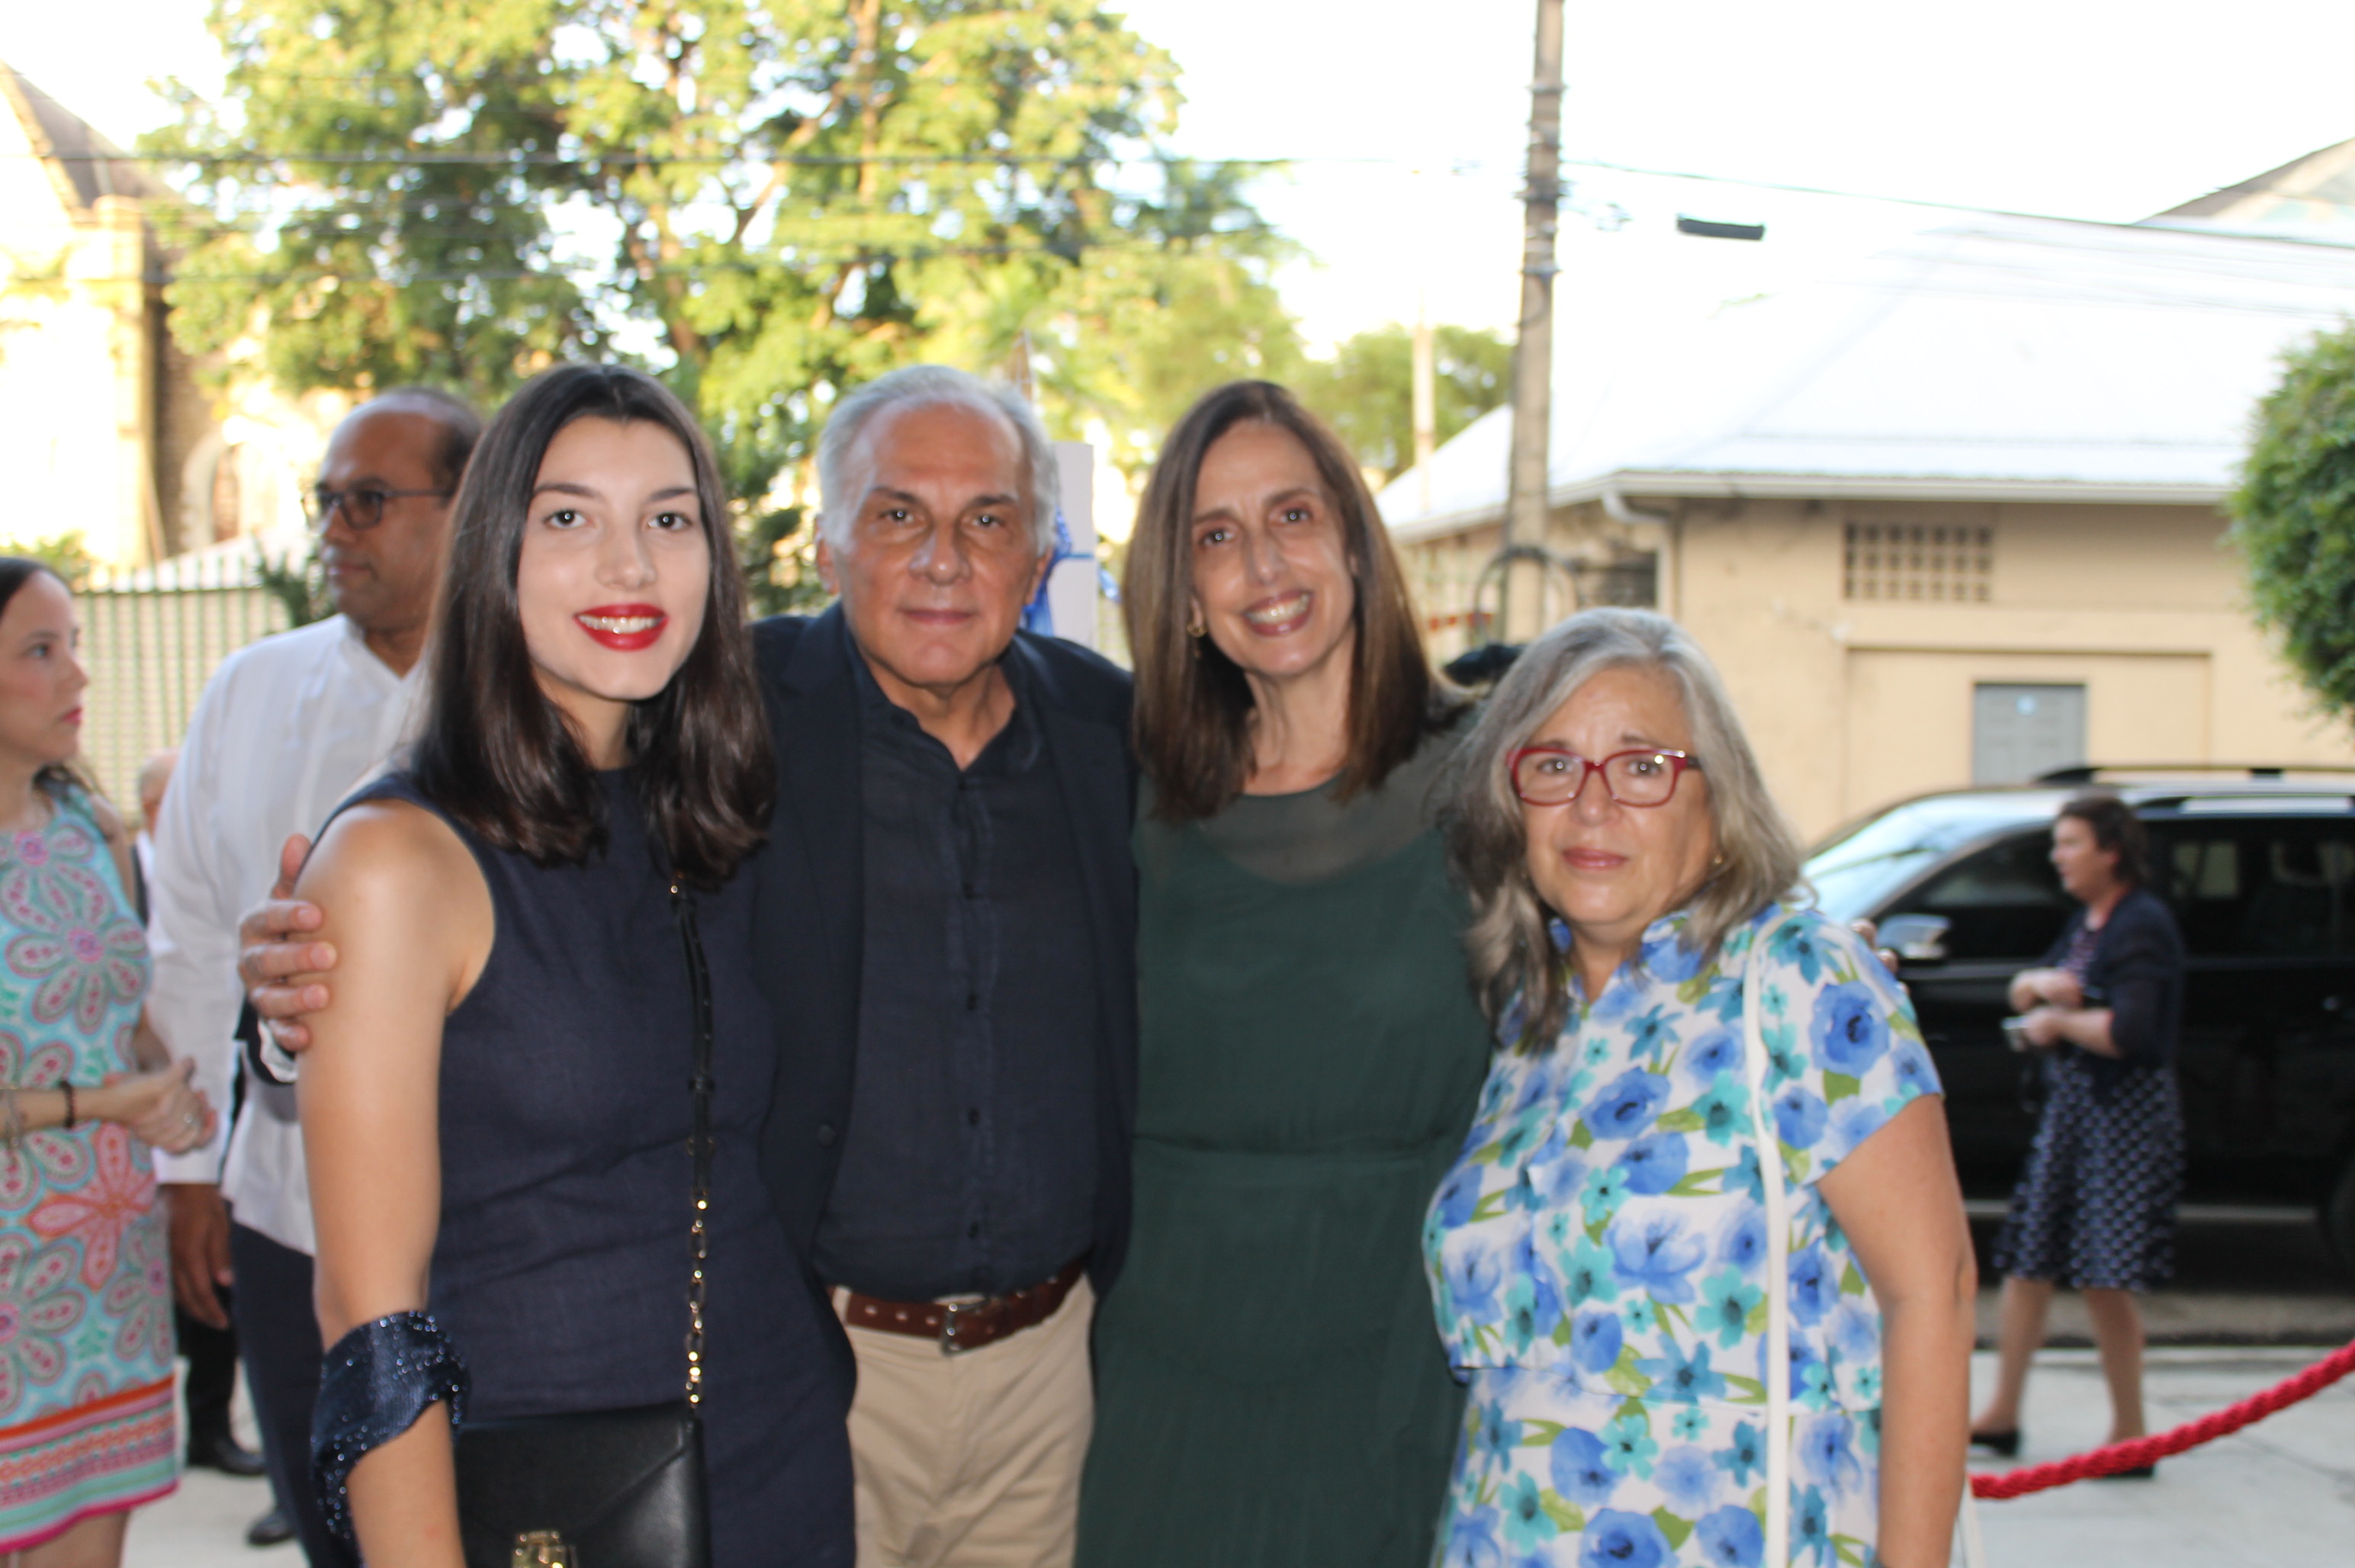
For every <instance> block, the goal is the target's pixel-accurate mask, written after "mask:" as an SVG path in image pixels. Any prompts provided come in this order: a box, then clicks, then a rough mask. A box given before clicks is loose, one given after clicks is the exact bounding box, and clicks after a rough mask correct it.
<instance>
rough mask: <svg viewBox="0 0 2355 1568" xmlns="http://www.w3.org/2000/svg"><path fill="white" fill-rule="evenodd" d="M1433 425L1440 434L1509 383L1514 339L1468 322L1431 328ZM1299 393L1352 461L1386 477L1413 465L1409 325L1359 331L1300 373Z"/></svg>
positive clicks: (1485, 407) (1493, 402) (1446, 434)
mask: <svg viewBox="0 0 2355 1568" xmlns="http://www.w3.org/2000/svg"><path fill="white" fill-rule="evenodd" d="M1432 348H1433V354H1432V359H1433V385H1432V391H1433V405H1434V406H1433V433H1434V434H1435V436H1436V438H1437V439H1438V440H1439V441H1441V442H1443V443H1444V442H1445V441H1447V440H1448V439H1450V438H1451V437H1453V436H1454V435H1455V433H1456V432H1459V431H1461V430H1462V429H1464V427H1465V426H1466V425H1468V424H1470V423H1471V422H1472V421H1474V420H1476V419H1478V418H1479V417H1480V416H1481V415H1482V414H1485V413H1487V411H1489V410H1491V409H1493V408H1497V407H1498V406H1499V405H1501V404H1502V403H1503V402H1504V401H1505V399H1506V395H1507V393H1508V391H1510V389H1511V385H1512V376H1513V346H1512V345H1511V344H1509V343H1508V342H1506V341H1505V340H1504V339H1503V338H1502V337H1499V336H1497V334H1495V333H1493V332H1483V331H1479V330H1477V329H1476V328H1473V327H1469V326H1438V327H1433V329H1432ZM1299 391H1300V396H1301V400H1302V401H1304V402H1305V403H1306V404H1307V405H1308V406H1309V407H1310V408H1312V409H1314V410H1316V412H1317V413H1318V414H1320V415H1321V416H1323V418H1324V419H1325V421H1327V423H1329V424H1330V425H1332V427H1333V429H1334V431H1335V432H1337V434H1338V435H1339V436H1340V437H1341V439H1342V440H1344V441H1346V442H1348V443H1349V446H1350V449H1351V450H1352V451H1353V452H1355V453H1357V456H1358V461H1359V463H1362V464H1365V465H1366V466H1367V467H1369V468H1371V469H1374V470H1376V471H1377V472H1379V473H1380V475H1382V477H1383V478H1384V479H1385V480H1391V479H1395V478H1397V477H1398V476H1399V475H1401V474H1403V473H1405V472H1406V471H1407V470H1408V469H1409V468H1412V467H1413V466H1414V333H1413V330H1412V328H1410V327H1405V326H1401V325H1396V324H1395V323H1393V324H1392V325H1389V326H1378V327H1375V328H1373V329H1372V330H1371V331H1368V332H1361V333H1359V334H1358V335H1357V336H1354V337H1352V338H1350V339H1348V341H1347V342H1345V343H1343V344H1341V345H1339V346H1338V347H1336V348H1335V349H1334V351H1333V356H1332V357H1331V358H1329V359H1319V360H1316V361H1313V362H1312V363H1310V364H1309V365H1308V366H1307V368H1305V371H1304V372H1303V373H1302V376H1301V379H1300V383H1299Z"/></svg>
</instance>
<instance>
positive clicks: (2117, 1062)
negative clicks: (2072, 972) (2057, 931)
mask: <svg viewBox="0 0 2355 1568" xmlns="http://www.w3.org/2000/svg"><path fill="white" fill-rule="evenodd" d="M2084 924H2085V912H2084V911H2083V909H2082V908H2081V909H2079V910H2078V911H2077V912H2076V913H2075V914H2073V915H2072V916H2071V917H2070V919H2069V923H2068V924H2067V925H2066V926H2065V927H2063V928H2062V932H2061V939H2060V940H2059V941H2058V942H2056V943H2054V944H2052V950H2051V952H2050V953H2048V954H2046V955H2045V959H2044V961H2045V963H2046V964H2047V965H2055V964H2058V963H2060V962H2061V960H2062V958H2064V957H2066V956H2067V955H2068V952H2069V944H2071V943H2072V942H2073V941H2075V940H2076V937H2077V933H2078V932H2079V931H2081V930H2083V928H2084ZM2085 993H2086V1003H2087V1005H2088V1006H2092V1007H2107V1008H2109V1009H2110V1039H2111V1040H2112V1042H2113V1043H2115V1045H2116V1046H2117V1048H2118V1051H2119V1054H2118V1055H2117V1056H2115V1057H2106V1056H2096V1055H2094V1053H2093V1052H2092V1051H2079V1052H2078V1054H2079V1055H2081V1056H2083V1058H2084V1060H2085V1061H2088V1062H2090V1063H2092V1064H2093V1068H2094V1088H2095V1089H2096V1090H2106V1089H2108V1088H2109V1087H2111V1086H2112V1085H2113V1084H2115V1083H2120V1082H2122V1081H2124V1079H2125V1077H2126V1074H2127V1073H2129V1072H2136V1071H2138V1070H2142V1071H2147V1070H2148V1069H2151V1068H2157V1067H2165V1066H2167V1065H2169V1063H2171V1062H2172V1061H2174V1060H2175V1046H2176V1039H2177V1037H2178V1036H2179V1034H2181V1033H2182V1030H2183V933H2182V932H2181V931H2180V930H2179V929H2178V928H2177V926H2176V923H2175V912H2173V911H2172V910H2170V909H2169V908H2168V907H2167V901H2166V900H2164V899H2162V898H2160V897H2159V896H2158V894H2157V893H2154V892H2152V891H2150V890H2149V889H2147V888H2136V889H2134V890H2132V891H2129V892H2128V893H2127V894H2126V897H2124V898H2122V899H2120V900H2119V901H2118V903H2117V907H2116V908H2115V909H2113V910H2112V911H2110V918H2109V919H2108V921H2107V922H2105V923H2104V924H2103V926H2102V933H2101V935H2100V936H2099V937H2098V938H2096V939H2095V941H2094V958H2093V962H2092V963H2090V964H2088V965H2086V966H2085ZM2070 1049H2071V1050H2072V1051H2075V1050H2076V1048H2075V1047H2074V1046H2072V1047H2071V1048H2070Z"/></svg>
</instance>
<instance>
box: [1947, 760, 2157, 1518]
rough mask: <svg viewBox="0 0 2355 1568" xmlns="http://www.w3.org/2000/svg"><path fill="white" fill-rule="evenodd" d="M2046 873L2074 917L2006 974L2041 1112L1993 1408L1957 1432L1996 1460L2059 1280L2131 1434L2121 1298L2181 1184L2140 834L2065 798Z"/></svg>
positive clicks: (2104, 799)
mask: <svg viewBox="0 0 2355 1568" xmlns="http://www.w3.org/2000/svg"><path fill="white" fill-rule="evenodd" d="M2052 864H2053V867H2054V868H2055V869H2057V870H2059V872H2060V873H2061V885H2062V888H2063V889H2065V890H2066V891H2068V893H2069V896H2070V897H2072V898H2073V899H2075V900H2077V901H2079V902H2080V903H2081V904H2083V906H2084V907H2083V909H2081V910H2079V911H2078V912H2076V913H2075V914H2074V915H2073V916H2071V917H2070V920H2069V923H2068V925H2067V926H2066V927H2065V928H2064V929H2063V930H2062V933H2061V937H2060V940H2059V941H2057V942H2055V943H2054V944H2052V950H2051V952H2050V953H2048V954H2046V955H2044V964H2043V965H2042V966H2041V967H2039V968H2034V969H2024V970H2022V971H2021V972H2020V973H2019V974H2018V975H2016V976H2013V977H2012V982H2011V1008H2012V1011H2014V1012H2015V1013H2018V1014H2020V1015H2021V1017H2020V1019H2019V1027H2018V1034H2019V1036H2021V1037H2024V1038H2025V1040H2026V1041H2027V1043H2028V1045H2029V1046H2030V1047H2032V1048H2033V1049H2035V1050H2038V1051H2045V1052H2047V1053H2048V1054H2047V1055H2046V1057H2045V1059H2044V1083H2045V1102H2044V1113H2043V1115H2042V1118H2041V1120H2040V1121H2039V1122H2038V1124H2037V1128H2036V1141H2035V1143H2034V1145H2033V1146H2031V1147H2030V1150H2029V1155H2028V1168H2027V1170H2026V1171H2025V1172H2023V1173H2022V1174H2021V1176H2020V1179H2019V1188H2018V1189H2016V1190H2015V1191H2014V1192H2013V1193H2012V1196H2011V1213H2010V1215H2009V1218H2007V1219H2006V1220H2005V1221H2004V1227H2003V1234H2002V1236H2001V1237H2000V1238H1999V1239H1998V1241H1997V1243H1996V1249H1995V1264H1996V1267H1997V1268H1998V1269H1999V1270H2000V1271H2002V1274H2003V1275H2004V1281H2003V1320H2002V1329H2001V1338H2000V1346H2001V1354H2000V1359H1999V1369H1998V1374H1997V1381H1996V1392H1995V1397H1994V1399H1993V1400H1991V1401H1989V1402H1988V1403H1987V1408H1986V1409H1984V1410H1982V1411H1980V1412H1979V1414H1978V1418H1977V1420H1976V1421H1974V1422H1973V1423H1972V1424H1971V1441H1972V1442H1973V1443H1975V1444H1977V1445H1980V1446H1982V1447H1986V1448H1992V1449H1994V1450H1995V1451H1996V1452H1997V1453H1998V1454H2003V1455H2007V1456H2009V1455H2012V1454H2017V1453H2018V1452H2019V1398H2020V1393H2021V1391H2022V1390H2023V1389H2024V1388H2025V1387H2026V1386H2027V1382H2028V1365H2029V1362H2030V1360H2031V1359H2032V1358H2033V1357H2034V1356H2035V1354H2036V1350H2037V1348H2038V1346H2040V1345H2041V1344H2042V1343H2043V1340H2044V1316H2045V1312H2046V1310H2047V1309H2048V1308H2049V1307H2051V1304H2052V1290H2053V1286H2054V1285H2061V1284H2066V1285H2070V1286H2071V1287H2072V1288H2073V1289H2076V1290H2079V1291H2082V1292H2083V1294H2084V1297H2085V1309H2086V1312H2087V1313H2088V1315H2089V1316H2091V1317H2092V1318H2093V1320H2094V1342H2095V1343H2096V1344H2097V1345H2099V1346H2100V1347H2101V1352H2102V1373H2103V1376H2104V1377H2105V1379H2107V1380H2108V1382H2109V1385H2110V1441H2111V1442H2113V1443H2115V1442H2120V1441H2123V1440H2124V1439H2126V1438H2129V1437H2139V1436H2141V1435H2143V1409H2142V1337H2143V1330H2142V1312H2141V1310H2140V1308H2139V1307H2137V1306H2136V1304H2135V1296H2136V1294H2137V1292H2140V1291H2146V1290H2148V1289H2150V1288H2151V1287H2152V1286H2154V1285H2161V1284H2164V1283H2165V1282H2166V1281H2167V1280H2168V1279H2169V1277H2170V1276H2171V1275H2173V1274H2174V1272H2175V1199H2176V1193H2177V1191H2178V1189H2179V1188H2180V1186H2181V1185H2182V1179H2183V1112H2182V1107H2181V1104H2180V1103H2179V1100H2178V1097H2177V1093H2176V1083H2175V1066H2174V1062H2175V1042H2176V1036H2177V1033H2178V1031H2179V1027H2180V1025H2181V1022H2182V1017H2183V937H2182V934H2181V933H2179V931H2178V930H2177V929H2176V925H2175V916H2174V914H2173V913H2172V912H2170V911H2169V909H2168V907H2167V903H2166V901H2164V900H2162V899H2161V898H2160V897H2159V896H2158V894H2157V893H2154V892H2152V891H2150V890H2149V887H2148V885H2147V884H2148V881H2149V877H2150V870H2149V851H2148V848H2147V845H2146V842H2145V840H2144V837H2143V830H2142V824H2141V822H2140V821H2139V820H2137V818H2136V816H2135V814H2134V811H2133V809H2132V808H2131V807H2129V806H2128V805H2126V803H2125V802H2124V801H2121V800H2119V799H2118V798H2117V797H2116V796H2115V795H2080V796H2078V797H2077V798H2076V799H2074V800H2073V801H2071V802H2069V803H2068V804H2067V805H2063V806H2062V808H2061V813H2060V816H2059V817H2058V818H2057V819H2056V820H2055V821H2054V823H2053V825H2052ZM2123 1473H2124V1474H2126V1475H2128V1476H2147V1475H2149V1474H2150V1473H2151V1469H2150V1467H2148V1466H2144V1467H2141V1468H2139V1469H2136V1470H2128V1471H2126V1472H2123Z"/></svg>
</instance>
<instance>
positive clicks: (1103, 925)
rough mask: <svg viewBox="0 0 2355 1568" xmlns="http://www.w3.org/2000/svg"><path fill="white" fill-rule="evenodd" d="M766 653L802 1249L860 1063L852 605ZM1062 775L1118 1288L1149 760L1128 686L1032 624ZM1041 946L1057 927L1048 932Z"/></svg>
mask: <svg viewBox="0 0 2355 1568" xmlns="http://www.w3.org/2000/svg"><path fill="white" fill-rule="evenodd" d="M752 646H753V656H754V658H755V660H756V661H757V663H758V664H759V666H760V671H761V687H762V696H763V697H764V699H766V701H767V703H768V709H769V724H770V729H771V731H772V732H773V734H774V736H775V739H776V747H777V806H776V814H775V816H773V818H772V820H771V822H770V826H769V841H768V843H767V844H766V845H765V846H764V847H763V848H762V850H761V852H760V854H759V856H758V857H757V858H756V860H755V862H754V865H755V869H756V874H757V875H758V876H759V878H760V892H759V901H758V903H757V905H756V913H755V916H754V930H753V941H754V951H755V952H756V953H757V954H758V955H759V956H760V961H761V964H762V979H763V983H764V984H765V986H766V987H767V990H768V996H769V1004H770V1006H771V1008H773V1009H774V1011H775V1014H776V1019H777V1031H778V1068H777V1089H776V1099H775V1101H774V1103H773V1104H772V1106H771V1108H770V1112H769V1126H768V1133H767V1136H766V1138H765V1140H764V1142H763V1145H762V1159H763V1161H764V1163H765V1165H766V1167H767V1170H768V1175H769V1182H770V1185H771V1186H772V1187H773V1189H775V1193H776V1202H777V1209H778V1211H779V1212H780V1213H781V1214H783V1217H784V1221H785V1228H786V1230H787V1231H788V1232H791V1233H792V1234H793V1236H794V1241H795V1243H797V1244H798V1245H800V1247H801V1248H802V1251H803V1255H804V1256H805V1257H807V1256H808V1255H810V1249H811V1248H812V1247H813V1245H814V1244H815V1241H816V1237H817V1224H818V1216H819V1215H820V1214H821V1213H822V1212H823V1211H824V1210H825V1208H826V1195H827V1193H828V1192H829V1191H830V1190H831V1189H832V1188H833V1186H834V1176H835V1170H836V1168H837V1166H838V1165H839V1163H840V1161H841V1156H842V1132H843V1128H844V1127H845V1126H847V1125H848V1122H849V1116H850V1100H851V1095H852V1093H854V1092H855V1091H856V1087H857V1085H856V1083H855V1079H856V1075H857V1067H858V993H859V980H860V970H859V964H860V953H859V949H860V944H861V941H862V938H863V935H864V933H865V929H866V928H865V923H864V922H865V900H864V891H865V875H864V860H863V859H862V851H861V841H860V829H861V827H862V824H863V822H864V814H863V812H862V810H861V806H860V797H859V756H860V747H859V709H858V684H857V672H856V670H855V669H854V667H853V666H852V664H851V662H850V661H851V659H852V658H854V657H856V655H855V654H853V653H852V652H851V649H850V642H849V639H848V638H847V636H846V635H844V632H843V626H842V608H841V606H840V605H837V606H835V607H834V608H833V609H831V610H828V611H826V613H824V614H822V615H819V616H817V617H815V619H812V618H807V617H803V616H794V615H780V616H776V617H774V618H773V619H770V620H766V621H762V622H760V623H759V624H756V625H755V626H754V627H753V628H752ZM1006 656H1007V658H1008V659H1019V660H1021V661H1023V668H1024V674H1025V675H1026V676H1027V677H1028V687H1029V689H1030V690H1031V692H1032V693H1033V694H1034V699H1035V700H1036V702H1037V705H1038V706H1037V711H1036V714H1035V717H1036V718H1037V720H1038V721H1039V729H1040V731H1041V733H1042V734H1043V735H1044V736H1045V738H1046V745H1047V754H1048V757H1049V759H1050V766H1052V767H1053V768H1054V770H1055V775H1056V777H1057V779H1058V780H1059V781H1060V784H1061V785H1062V791H1063V801H1064V805H1065V809H1066V811H1067V812H1068V814H1069V818H1070V821H1071V836H1072V840H1073V844H1074V847H1075V848H1076V849H1077V850H1078V857H1079V862H1080V866H1081V871H1082V883H1083V885H1082V888H1081V889H1080V890H1079V891H1080V898H1079V900H1078V901H1076V902H1075V904H1074V905H1073V907H1072V909H1071V921H1070V923H1069V925H1068V926H1067V927H1066V928H1065V929H1063V930H1062V931H1059V932H1056V933H1052V934H1051V939H1053V940H1061V941H1083V942H1087V943H1089V944H1092V946H1093V948H1094V954H1095V965H1096V992H1097V995H1098V996H1100V997H1103V1029H1102V1030H1101V1033H1100V1037H1099V1038H1101V1040H1103V1055H1102V1058H1101V1060H1100V1061H1099V1063H1098V1066H1097V1072H1096V1083H1097V1101H1098V1106H1097V1116H1096V1126H1097V1136H1098V1148H1099V1160H1098V1169H1099V1171H1100V1172H1101V1174H1100V1176H1099V1178H1098V1180H1097V1184H1096V1194H1097V1196H1096V1245H1095V1251H1094V1253H1093V1254H1092V1256H1091V1258H1090V1259H1089V1264H1088V1275H1089V1278H1090V1279H1091V1281H1092V1283H1093V1284H1094V1285H1095V1287H1096V1289H1097V1290H1098V1291H1099V1292H1102V1291H1103V1290H1106V1289H1109V1288H1110V1287H1111V1285H1112V1282H1113V1279H1114V1276H1115V1275H1118V1274H1119V1272H1120V1264H1121V1259H1122V1257H1123V1255H1124V1253H1126V1251H1127V1246H1128V1211H1129V1143H1130V1136H1131V1135H1132V1133H1133V1132H1134V1131H1135V1125H1136V868H1135V861H1134V860H1133V859H1132V858H1131V855H1130V850H1129V826H1130V817H1131V816H1132V814H1133V811H1134V807H1135V797H1136V771H1135V763H1134V762H1133V760H1132V756H1133V754H1132V752H1130V750H1129V744H1128V714H1129V681H1128V677H1127V675H1126V674H1124V672H1123V671H1122V670H1121V669H1120V668H1119V667H1116V666H1114V665H1113V664H1112V663H1110V662H1109V661H1107V660H1105V659H1103V658H1101V657H1099V656H1096V655H1095V654H1092V653H1091V652H1089V651H1088V650H1087V649H1085V648H1082V647H1080V646H1078V645H1075V644H1071V643H1066V642H1059V641H1057V640H1056V639H1054V638H1052V637H1036V636H1032V635H1029V634H1028V633H1022V634H1018V635H1017V636H1016V637H1015V640H1014V645H1013V646H1012V647H1011V648H1009V649H1008V650H1007V654H1006ZM1039 935H1040V939H1041V940H1047V939H1050V933H1039Z"/></svg>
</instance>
